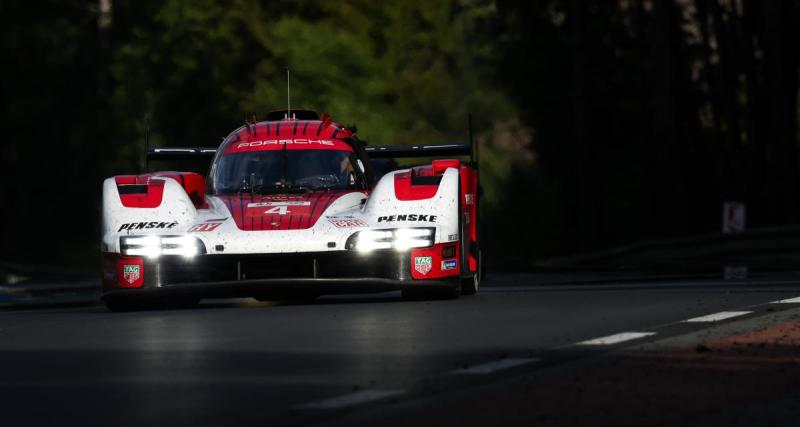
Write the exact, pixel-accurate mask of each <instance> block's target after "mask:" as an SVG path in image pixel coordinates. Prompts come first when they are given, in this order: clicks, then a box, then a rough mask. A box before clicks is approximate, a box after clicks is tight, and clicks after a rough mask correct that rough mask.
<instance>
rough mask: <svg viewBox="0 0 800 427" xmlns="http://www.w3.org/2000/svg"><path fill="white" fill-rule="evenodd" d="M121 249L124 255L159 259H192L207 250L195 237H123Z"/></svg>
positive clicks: (120, 242) (120, 239)
mask: <svg viewBox="0 0 800 427" xmlns="http://www.w3.org/2000/svg"><path fill="white" fill-rule="evenodd" d="M119 247H120V250H121V251H122V254H123V255H138V256H145V257H148V258H158V257H159V256H161V255H180V256H184V257H187V258H191V257H193V256H195V255H200V254H204V253H205V252H206V248H205V246H204V245H203V242H201V241H200V239H198V238H196V237H194V236H122V237H120V238H119Z"/></svg>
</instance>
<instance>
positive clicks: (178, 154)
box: [145, 147, 217, 161]
mask: <svg viewBox="0 0 800 427" xmlns="http://www.w3.org/2000/svg"><path fill="white" fill-rule="evenodd" d="M216 153H217V147H159V148H148V149H147V152H146V153H145V154H146V155H147V160H200V159H208V160H209V161H211V159H212V158H213V157H214V154H216Z"/></svg>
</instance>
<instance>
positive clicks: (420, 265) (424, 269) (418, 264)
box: [414, 256, 433, 276]
mask: <svg viewBox="0 0 800 427" xmlns="http://www.w3.org/2000/svg"><path fill="white" fill-rule="evenodd" d="M432 267H433V258H431V257H429V256H418V257H415V258H414V270H417V271H419V273H420V274H422V275H423V276H424V275H426V274H428V272H429V271H431V268H432Z"/></svg>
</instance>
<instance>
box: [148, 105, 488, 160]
mask: <svg viewBox="0 0 800 427" xmlns="http://www.w3.org/2000/svg"><path fill="white" fill-rule="evenodd" d="M364 150H365V151H366V152H367V154H369V156H370V158H374V159H381V158H383V159H386V158H391V159H394V158H411V157H444V156H470V161H471V162H472V164H473V166H474V167H476V168H477V166H478V152H477V151H478V147H477V146H476V145H475V144H474V143H473V140H472V115H471V114H470V116H469V140H468V141H467V142H463V143H453V144H440V145H378V146H365V147H364ZM216 153H217V147H159V148H151V147H150V146H149V144H148V142H147V139H145V165H147V162H149V161H151V160H204V159H207V160H208V161H209V162H210V161H211V159H212V158H213V157H214V154H216Z"/></svg>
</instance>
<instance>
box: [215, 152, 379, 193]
mask: <svg viewBox="0 0 800 427" xmlns="http://www.w3.org/2000/svg"><path fill="white" fill-rule="evenodd" d="M217 162H218V163H217V165H215V167H214V169H213V172H212V177H211V179H212V189H213V191H214V192H215V193H217V194H233V193H242V192H251V193H257V194H268V193H293V192H304V191H315V190H328V189H330V190H334V189H365V188H366V178H365V176H364V173H363V172H362V170H361V169H360V167H359V166H358V162H357V159H356V156H355V154H353V153H351V152H348V151H339V150H290V151H282V150H271V151H255V152H244V153H230V154H225V155H223V156H221V157H220V158H219V159H218V161H217Z"/></svg>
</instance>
